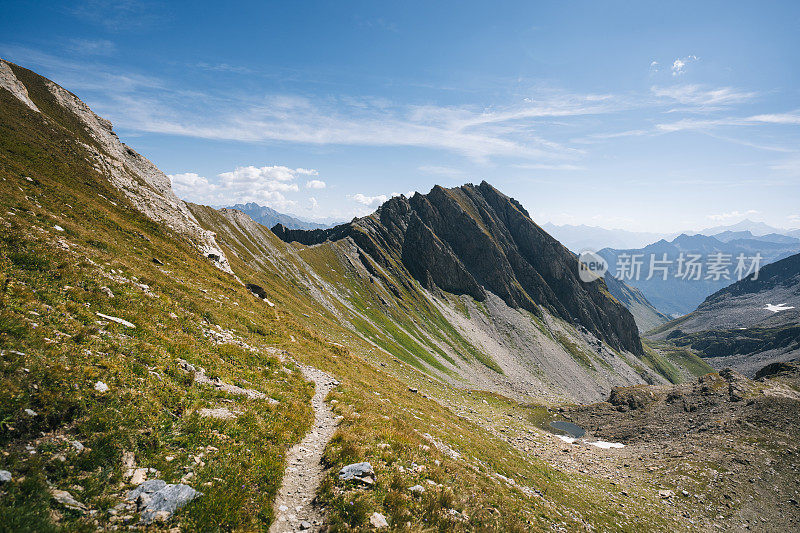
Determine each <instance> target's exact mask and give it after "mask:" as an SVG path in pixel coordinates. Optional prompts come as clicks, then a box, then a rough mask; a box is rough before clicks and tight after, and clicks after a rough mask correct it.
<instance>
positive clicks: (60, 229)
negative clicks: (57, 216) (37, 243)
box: [53, 224, 64, 231]
mask: <svg viewBox="0 0 800 533" xmlns="http://www.w3.org/2000/svg"><path fill="white" fill-rule="evenodd" d="M53 229H54V230H56V231H64V228H62V227H61V226H59V225H57V224H56V225H55V226H53Z"/></svg>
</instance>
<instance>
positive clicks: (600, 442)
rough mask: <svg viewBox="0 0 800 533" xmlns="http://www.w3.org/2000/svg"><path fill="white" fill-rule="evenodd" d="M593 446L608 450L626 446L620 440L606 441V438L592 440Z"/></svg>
mask: <svg viewBox="0 0 800 533" xmlns="http://www.w3.org/2000/svg"><path fill="white" fill-rule="evenodd" d="M589 444H591V445H592V446H597V447H598V448H602V449H604V450H608V449H609V448H624V447H625V445H624V444H622V443H619V442H606V441H604V440H598V441H597V442H590V443H589Z"/></svg>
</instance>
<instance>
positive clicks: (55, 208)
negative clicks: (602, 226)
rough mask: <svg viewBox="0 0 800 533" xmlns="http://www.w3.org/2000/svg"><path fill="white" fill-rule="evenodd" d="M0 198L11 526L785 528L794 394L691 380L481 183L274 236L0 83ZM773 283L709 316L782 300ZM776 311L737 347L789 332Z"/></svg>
mask: <svg viewBox="0 0 800 533" xmlns="http://www.w3.org/2000/svg"><path fill="white" fill-rule="evenodd" d="M0 204H1V205H2V209H0V274H1V275H2V276H1V277H0V280H2V282H1V283H0V354H2V365H1V366H0V446H2V450H3V454H1V455H0V518H1V519H2V521H3V522H2V523H3V528H4V529H7V530H9V531H59V530H81V531H86V530H119V529H123V528H142V529H148V530H153V531H171V530H176V529H179V530H185V531H207V530H214V531H216V530H242V531H250V530H272V531H275V530H278V531H284V530H292V531H307V530H311V531H321V530H323V529H327V530H330V531H366V530H371V529H385V530H403V531H434V530H436V531H530V530H534V531H536V530H543V531H544V530H555V529H564V530H576V531H577V530H585V529H593V530H628V531H676V530H681V529H685V528H686V527H687V524H693V525H694V526H695V527H696V528H697V529H698V530H715V529H718V526H720V524H723V525H724V527H725V528H728V529H738V528H740V526H741V524H743V523H749V522H750V521H751V519H752V517H753V516H754V515H753V514H752V513H754V512H756V513H758V514H757V515H755V516H756V518H755V519H754V520H755V521H754V522H753V523H754V524H756V525H758V526H759V527H761V526H762V524H765V523H766V524H767V525H768V526H769V527H770V528H774V529H775V530H784V531H785V530H792V529H793V528H794V526H795V525H796V524H797V523H798V520H800V513H798V511H797V506H796V505H794V504H790V503H786V502H787V499H788V498H791V497H793V494H794V493H793V492H791V491H792V490H794V489H793V487H794V486H795V481H796V473H797V470H798V468H799V467H800V465H798V462H797V457H798V454H797V453H795V452H796V445H794V444H792V443H793V442H794V441H793V440H792V439H793V435H794V434H795V433H796V413H797V412H798V409H797V406H798V405H800V404H799V403H798V402H800V392H797V391H798V390H800V385H798V383H800V379H798V376H799V375H800V372H799V371H797V369H796V368H795V367H794V366H792V365H786V366H780V367H778V368H768V369H766V370H767V371H766V372H765V371H763V370H762V371H760V372H759V380H757V381H752V380H747V379H746V378H743V377H740V376H738V375H737V374H735V373H733V372H732V371H731V372H723V373H720V374H717V373H714V372H713V369H712V368H711V367H710V366H709V365H708V363H707V362H706V360H708V361H711V362H714V363H715V364H716V361H717V360H716V359H714V358H713V357H709V356H710V355H712V354H711V353H707V352H704V351H703V350H705V349H706V344H703V343H698V342H695V341H696V339H694V338H692V337H691V335H693V334H694V333H692V332H691V331H689V329H688V325H689V323H688V322H687V326H685V327H686V328H687V329H685V330H681V332H680V333H675V331H676V328H677V329H680V328H681V327H683V326H680V325H679V324H676V323H671V324H670V325H669V326H668V327H667V328H665V329H664V330H663V331H661V332H660V333H659V331H658V330H656V333H655V335H662V334H663V337H658V338H654V339H652V340H651V339H645V340H644V341H643V339H642V337H641V336H640V335H639V331H638V330H639V328H637V323H636V321H635V318H634V316H633V315H632V314H631V312H630V311H629V310H628V308H626V305H627V306H628V307H630V308H632V309H637V308H641V306H643V305H644V303H645V302H646V301H647V299H646V298H645V297H644V296H643V294H644V291H639V289H637V288H636V287H629V286H626V285H625V284H624V283H620V282H619V281H618V280H613V279H610V278H607V279H608V281H605V280H604V279H597V280H594V281H591V282H584V281H582V280H581V279H580V275H579V269H578V263H577V259H576V256H575V255H574V254H573V253H572V252H570V251H569V250H568V249H567V248H566V247H564V246H563V245H562V244H561V243H560V242H558V240H556V239H555V238H553V237H552V236H551V235H549V234H548V233H547V232H546V231H545V230H544V229H543V228H542V227H540V226H538V225H537V224H536V223H535V222H534V221H533V220H532V218H531V217H530V215H529V213H528V211H527V210H526V209H525V208H524V207H523V206H522V205H521V204H520V203H519V202H518V201H516V200H514V199H513V198H511V197H509V196H507V195H505V194H503V193H502V192H500V191H499V190H497V189H496V188H494V187H493V186H492V185H490V184H489V183H487V182H482V183H480V184H477V185H475V184H465V185H463V186H460V187H453V188H444V187H441V186H433V187H432V188H431V189H430V191H429V192H428V193H427V194H419V193H417V194H415V195H413V196H412V197H410V198H406V197H403V196H400V197H395V198H392V199H391V200H389V201H387V202H386V203H384V204H383V205H382V206H381V207H380V208H378V210H377V211H376V212H374V213H373V214H371V215H369V216H365V217H361V218H357V219H355V220H353V221H351V222H349V223H346V224H340V225H338V226H335V227H333V228H326V229H322V228H317V229H310V230H303V229H296V228H295V229H293V228H288V227H286V225H284V224H283V223H281V222H279V223H278V224H276V225H274V226H272V229H270V228H268V227H267V226H265V225H264V224H262V223H259V222H257V221H255V220H254V219H253V218H252V217H251V216H249V215H248V214H246V213H245V212H243V211H242V210H240V209H238V208H236V209H232V208H221V209H214V208H212V207H209V206H203V205H196V204H190V203H187V202H184V201H182V200H181V199H179V198H177V197H176V196H175V194H174V193H173V191H172V189H171V185H170V181H169V179H168V178H167V176H166V175H165V174H164V173H163V172H161V171H160V170H159V169H158V168H157V167H156V166H155V165H153V164H152V163H151V162H150V161H148V160H147V159H146V158H145V157H144V156H142V155H141V154H139V153H137V152H136V151H135V150H134V149H133V148H132V147H130V146H128V145H126V144H125V143H123V142H122V141H121V140H120V139H119V138H118V137H117V135H116V133H115V132H114V130H113V127H112V125H111V123H110V122H108V121H107V120H105V119H103V118H102V117H99V116H98V115H96V114H95V113H94V112H92V111H91V109H89V107H88V106H87V105H86V104H85V103H83V102H82V101H81V100H80V99H79V98H78V97H77V96H76V95H75V94H73V93H70V92H69V91H67V90H66V89H64V88H62V87H61V86H59V85H57V84H56V83H54V82H52V81H50V80H48V79H46V78H44V77H42V76H39V75H37V74H36V73H34V72H32V71H30V70H27V69H25V68H23V67H20V66H18V65H15V64H12V63H9V62H7V61H4V60H0ZM244 207H245V208H247V206H244ZM686 239H689V240H690V241H691V242H688V241H687V242H686V243H685V244H684V243H683V241H684V240H686ZM697 239H703V237H686V238H685V239H684V238H678V239H675V241H678V242H673V243H667V244H669V245H670V246H673V247H676V248H680V249H684V248H682V247H684V246H685V249H689V248H690V247H694V246H695V242H696V241H697ZM707 239H711V241H713V242H711V241H708V242H710V244H709V245H708V249H709V250H712V249H716V247H719V246H720V245H725V246H728V245H731V246H739V247H740V248H741V249H745V250H754V249H757V248H756V247H757V246H764V245H765V244H767V245H774V246H776V247H778V248H779V247H781V246H785V244H783V243H769V242H764V241H756V240H754V239H732V240H731V241H730V242H728V243H722V241H719V240H717V239H713V238H710V237H708V238H707ZM697 242H699V241H697ZM703 242H706V241H703ZM731 243H734V244H731ZM754 243H755V244H754ZM657 244H659V243H657ZM660 246H662V247H663V246H664V243H661V244H660ZM748 247H749V248H748ZM778 248H775V249H776V250H777V249H778ZM776 253H777V252H776ZM781 253H782V252H781ZM795 257H796V256H795ZM784 261H786V260H784ZM784 261H779V262H775V263H773V264H771V265H769V266H767V267H764V269H763V270H762V274H763V276H764V277H763V278H760V279H759V280H755V279H752V278H751V279H750V281H749V283H748V284H743V285H739V284H737V285H734V286H733V287H737V286H739V288H735V289H734V288H731V291H730V292H729V293H726V294H723V295H720V296H719V297H717V298H716V299H713V298H712V299H711V300H713V302H712V303H710V304H709V305H712V304H713V305H723V306H724V307H725V309H727V308H728V307H731V308H733V309H735V308H736V307H735V306H736V305H740V304H739V303H737V302H745V304H746V305H747V306H751V305H755V303H757V304H758V305H760V304H761V303H762V300H758V301H757V302H756V300H755V299H754V300H753V301H752V302H749V300H747V299H748V298H751V299H753V298H762V296H763V294H768V296H763V297H764V298H766V300H769V303H771V304H774V305H778V306H779V304H787V305H791V302H794V301H795V300H793V299H791V298H790V296H791V294H794V293H791V291H792V290H795V289H793V287H794V288H796V287H797V281H796V260H793V261H795V262H792V261H789V262H784ZM745 281H747V280H745ZM781 291H782V292H781ZM614 293H616V294H620V295H622V297H615V296H614ZM762 293H763V294H762ZM784 296H785V298H784V299H785V301H781V302H778V301H777V299H781V298H783V297H784ZM791 297H792V298H794V296H791ZM773 299H775V300H776V301H775V302H772V301H771V300H773ZM766 300H763V301H766ZM714 302H717V303H714ZM726 302H731V303H730V305H729V304H728V303H726ZM765 305H766V304H765ZM779 307H780V306H779ZM698 311H699V310H698ZM768 311H769V310H768ZM769 312H771V313H772V312H773V311H769ZM784 312H786V311H784V310H778V311H776V312H775V313H774V317H771V318H767V319H766V320H764V321H760V322H756V323H754V324H752V325H750V324H745V325H744V326H742V327H745V328H747V330H748V332H749V331H750V330H757V329H769V328H771V329H775V330H776V331H777V329H776V328H778V327H781V328H784V329H786V328H791V327H792V326H791V322H787V323H786V324H782V325H776V324H775V322H774V321H775V320H777V317H779V316H780V317H783V316H784V315H781V313H784ZM650 313H651V314H650V318H651V319H654V317H656V319H658V320H660V319H662V318H659V317H658V315H657V314H656V313H657V312H655V311H650ZM703 313H704V314H707V315H708V316H710V317H714V316H717V315H719V314H720V311H718V310H714V309H711V310H710V311H708V312H706V311H703ZM746 314H747V313H744V314H743V315H746ZM787 316H788V315H787ZM696 320H697V321H698V322H697V323H698V327H699V328H705V327H707V326H705V325H703V324H702V323H701V322H700V320H701V313H699V312H698V315H697V318H696ZM770 320H772V322H771V321H770ZM641 327H642V326H641V325H640V328H641ZM709 327H710V326H709ZM667 330H669V331H667ZM698 331H699V332H701V333H702V332H704V331H709V330H707V329H700V330H698ZM770 338H771V339H773V340H775V339H778V340H780V339H783V338H784V337H779V338H777V337H774V336H773V337H770ZM776 342H777V341H776ZM737 346H738V345H734V346H733V348H734V349H737V348H736V347H737ZM698 354H699V355H702V356H704V358H700V357H698ZM748 354H749V352H748V353H744V352H742V353H740V352H739V351H737V352H736V355H743V356H746V355H748ZM783 355H785V354H782V355H781V357H783ZM784 359H785V357H784ZM675 384H680V385H679V386H676V387H672V385H675ZM606 400H607V401H606ZM742 400H745V401H742ZM576 404H582V405H580V406H576ZM651 405H655V406H656V407H657V409H656V408H654V409H649V406H651ZM584 410H585V411H584ZM701 413H708V415H707V416H704V419H703V420H698V419H697V418H695V417H696V416H699V415H700V414H701ZM738 415H743V416H745V415H746V417H747V418H746V420H744V419H742V417H741V416H738ZM664 417H669V418H664ZM759 417H760V418H759ZM706 418H707V419H706ZM570 420H571V421H572V422H573V423H580V424H583V425H585V426H586V427H584V428H580V427H579V428H578V429H579V430H581V431H580V437H571V436H569V435H565V434H564V431H563V430H561V429H559V428H560V427H561V428H563V427H570V428H572V426H570V425H568V423H569V422H570ZM584 420H585V422H584ZM665 420H668V421H669V422H664V421H665ZM597 421H603V422H602V423H603V425H604V427H595V426H594V425H590V424H597V425H599V424H600V423H601V422H597ZM658 421H661V424H662V425H661V427H660V428H659V427H655V426H654V425H655V424H656V423H657V422H658ZM605 422H608V423H607V424H605ZM638 422H644V424H640V425H639V427H641V428H642V429H643V431H642V432H640V433H642V435H645V436H646V438H647V442H644V443H642V442H641V435H639V436H638V437H637V435H636V434H635V432H634V433H633V434H632V430H631V428H635V427H637V425H636V424H637V423H638ZM554 423H559V424H556V425H554ZM665 424H668V425H665ZM573 429H574V428H573ZM600 436H602V437H603V438H602V439H601V438H599V437H600ZM608 439H613V441H609V440H608ZM674 439H679V440H674ZM623 446H624V449H622V447H623ZM665 446H669V450H670V453H669V454H664V451H663V450H664V448H665ZM731 446H735V447H736V450H737V454H736V457H733V456H732V455H731V453H730V449H731ZM791 446H795V448H791ZM789 452H791V453H789ZM687 464H692V465H694V466H692V468H691V469H690V470H688V471H687V470H686V468H685V465H687ZM720 471H724V472H725V473H726V474H725V475H724V476H721V475H719V472H720ZM688 474H691V475H692V476H694V477H690V476H689V475H688ZM732 487H735V489H733V488H732ZM776 487H779V488H780V490H779V492H777V493H776V491H775V488H776ZM787 487H788V488H787ZM682 490H685V491H686V493H685V494H684V493H683V492H680V491H682ZM776 494H779V496H780V497H779V498H778V497H776V496H775V495H776ZM766 517H768V522H763V521H762V520H761V518H764V519H765V520H767V518H766ZM765 527H766V526H765Z"/></svg>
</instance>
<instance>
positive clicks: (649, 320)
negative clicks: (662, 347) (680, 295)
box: [603, 273, 669, 333]
mask: <svg viewBox="0 0 800 533" xmlns="http://www.w3.org/2000/svg"><path fill="white" fill-rule="evenodd" d="M603 281H605V282H606V287H608V292H610V293H611V296H613V297H614V298H616V299H617V300H619V302H620V303H621V304H622V305H624V306H625V307H626V308H627V309H628V311H630V312H631V314H632V315H633V319H634V320H635V321H636V326H637V327H638V328H639V332H641V333H645V332H646V331H650V330H651V329H654V328H657V327H658V326H661V325H662V324H664V323H665V322H668V321H669V317H668V316H667V315H665V314H663V313H662V312H661V311H659V310H658V309H656V308H655V307H653V305H652V304H651V303H650V302H649V301H648V300H647V298H645V297H644V294H642V291H640V290H639V289H637V288H636V287H631V286H630V285H628V284H627V283H623V282H622V281H620V280H618V279H617V278H615V277H614V276H612V275H611V274H609V273H606V275H605V276H604V277H603Z"/></svg>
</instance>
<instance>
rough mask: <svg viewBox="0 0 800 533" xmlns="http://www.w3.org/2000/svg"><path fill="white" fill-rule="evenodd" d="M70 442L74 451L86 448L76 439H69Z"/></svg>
mask: <svg viewBox="0 0 800 533" xmlns="http://www.w3.org/2000/svg"><path fill="white" fill-rule="evenodd" d="M70 444H71V445H72V447H73V448H75V451H76V452H78V453H81V452H82V451H83V450H85V449H86V446H84V445H83V444H81V443H80V442H78V441H76V440H73V441H71V442H70Z"/></svg>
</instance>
